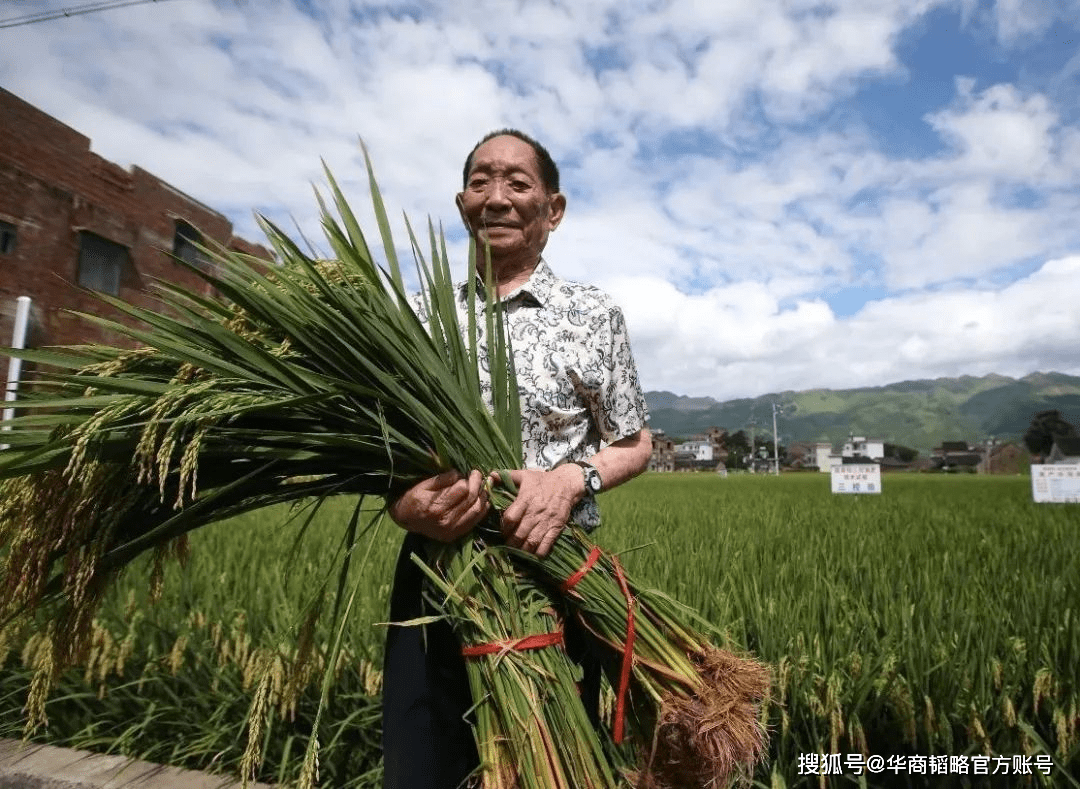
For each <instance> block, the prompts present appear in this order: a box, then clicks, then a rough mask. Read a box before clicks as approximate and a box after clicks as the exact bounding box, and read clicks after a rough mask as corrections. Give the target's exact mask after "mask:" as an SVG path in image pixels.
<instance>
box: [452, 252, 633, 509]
mask: <svg viewBox="0 0 1080 789" xmlns="http://www.w3.org/2000/svg"><path fill="white" fill-rule="evenodd" d="M456 287H457V296H458V298H457V308H458V319H459V321H460V323H461V325H462V326H466V325H468V316H467V312H468V297H467V293H468V288H467V286H466V283H459V284H458V285H457V286H456ZM477 292H478V293H483V290H482V288H478V291H477ZM502 302H503V308H504V314H505V316H506V323H507V329H508V332H509V335H510V341H511V344H512V346H513V353H514V368H515V371H516V373H517V380H518V392H519V394H520V397H521V423H522V424H521V429H522V444H523V449H524V454H525V457H524V459H523V460H524V464H525V467H526V468H539V469H550V468H554V467H555V466H558V465H560V464H561V463H567V462H572V461H575V460H587V459H588V458H590V457H592V456H593V455H594V454H596V453H597V452H599V451H600V449H601V448H602V447H604V446H607V445H608V444H611V443H614V442H615V441H618V440H619V439H621V438H625V437H627V436H631V435H633V434H634V433H636V432H638V431H639V430H641V429H642V428H644V427H645V425H646V423H647V421H648V409H647V407H646V405H645V397H644V395H643V393H642V391H641V386H640V384H639V383H638V376H637V368H636V366H635V364H634V356H633V354H632V352H631V350H630V339H629V336H628V335H627V331H626V322H625V321H624V319H623V314H622V310H620V309H619V307H618V306H616V305H615V303H614V302H613V301H612V299H611V297H610V296H608V295H607V294H606V293H604V292H603V291H602V290H600V289H599V288H596V287H593V286H591V285H585V284H582V283H578V282H570V281H567V280H563V279H560V278H559V277H557V276H555V274H554V272H552V270H551V268H550V267H549V266H548V264H547V263H546V262H545V261H544V260H541V261H540V262H539V263H538V264H537V266H536V268H535V269H534V270H533V272H532V275H531V276H530V277H529V279H528V281H527V282H525V284H524V285H522V286H521V287H520V288H517V289H516V290H514V291H513V292H511V293H509V294H507V295H506V296H504V297H503V298H502ZM478 324H480V325H482V321H478ZM477 355H478V356H479V357H480V358H479V363H480V380H481V388H482V389H483V393H484V397H485V399H486V400H487V401H488V405H489V406H490V404H491V384H490V378H489V376H488V358H487V346H486V342H485V338H484V336H483V332H482V331H481V332H480V343H479V347H478V350H477ZM572 517H573V519H574V521H575V522H577V523H578V524H579V525H581V526H583V527H585V528H587V529H591V528H594V527H595V526H597V525H598V524H599V522H600V514H599V511H598V510H597V508H596V503H595V501H594V500H593V499H592V498H591V497H586V498H585V499H583V500H582V502H581V504H579V505H578V507H577V508H576V509H575V511H574V513H573V516H572Z"/></svg>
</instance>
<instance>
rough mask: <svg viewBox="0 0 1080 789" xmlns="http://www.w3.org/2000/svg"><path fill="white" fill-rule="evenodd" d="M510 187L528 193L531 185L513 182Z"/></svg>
mask: <svg viewBox="0 0 1080 789" xmlns="http://www.w3.org/2000/svg"><path fill="white" fill-rule="evenodd" d="M510 186H512V187H513V188H514V189H516V190H517V191H519V192H526V191H528V190H529V184H528V183H526V182H525V181H512V182H511V183H510Z"/></svg>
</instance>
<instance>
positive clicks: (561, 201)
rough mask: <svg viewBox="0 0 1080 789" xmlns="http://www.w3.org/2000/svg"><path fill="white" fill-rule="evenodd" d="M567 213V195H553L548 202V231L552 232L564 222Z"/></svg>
mask: <svg viewBox="0 0 1080 789" xmlns="http://www.w3.org/2000/svg"><path fill="white" fill-rule="evenodd" d="M565 213H566V195H564V194H563V193H562V192H556V193H555V194H553V195H551V197H550V198H549V202H548V231H549V232H550V231H552V230H554V229H555V228H557V227H558V226H559V223H560V222H562V218H563V214H565Z"/></svg>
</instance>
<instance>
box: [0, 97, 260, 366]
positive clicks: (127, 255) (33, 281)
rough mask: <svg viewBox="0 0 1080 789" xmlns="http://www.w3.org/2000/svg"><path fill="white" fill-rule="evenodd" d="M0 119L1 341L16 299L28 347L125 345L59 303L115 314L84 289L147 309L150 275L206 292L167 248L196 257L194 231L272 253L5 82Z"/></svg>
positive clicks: (256, 252)
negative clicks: (23, 303)
mask: <svg viewBox="0 0 1080 789" xmlns="http://www.w3.org/2000/svg"><path fill="white" fill-rule="evenodd" d="M0 118H2V119H3V122H2V123H0V345H8V344H9V343H10V342H11V336H12V327H13V320H14V314H15V304H16V298H17V297H19V296H29V297H30V298H31V300H32V302H33V304H32V310H31V314H30V331H29V336H28V338H27V345H28V346H31V347H34V346H42V345H65V344H78V343H86V342H102V341H104V342H109V343H114V342H115V343H122V342H123V340H122V339H121V337H119V336H117V335H116V333H114V332H107V331H105V330H103V329H101V328H99V327H97V326H95V325H93V324H92V323H90V322H88V321H86V320H84V319H82V318H79V317H77V316H75V315H71V314H69V313H67V312H65V310H77V311H80V312H85V313H89V314H95V315H102V316H106V317H119V316H118V315H117V314H116V312H115V311H114V310H112V309H111V308H109V307H108V306H107V305H106V304H104V302H102V301H101V300H100V299H98V298H96V297H95V296H94V295H93V294H91V293H88V292H87V290H86V289H90V290H97V291H101V292H104V293H109V294H112V295H116V296H119V297H120V298H122V299H124V300H125V301H129V302H133V303H136V304H140V305H143V306H153V305H154V303H155V302H154V298H153V296H152V295H151V294H150V293H148V292H147V290H146V289H147V286H148V285H149V284H150V283H151V282H152V281H153V280H155V279H164V280H169V281H173V282H177V283H179V284H182V285H185V286H188V287H192V288H194V289H197V290H199V291H201V292H206V291H207V290H208V287H207V286H206V284H205V283H204V282H203V281H202V280H200V279H199V278H198V277H197V276H196V275H194V274H193V273H192V272H190V271H188V270H186V269H185V268H183V267H182V266H180V265H179V264H177V263H176V261H175V260H174V259H173V258H172V257H171V256H170V254H169V253H174V254H177V255H179V256H181V257H184V258H185V259H187V260H190V261H193V262H198V261H199V260H200V256H199V255H198V253H197V251H196V249H195V247H194V245H193V242H198V241H199V240H202V239H213V240H214V241H216V242H218V243H220V244H224V245H226V246H228V247H230V248H232V249H236V250H239V251H242V252H246V253H249V254H254V255H258V256H259V257H263V258H266V259H269V258H270V253H269V252H268V251H267V250H266V249H265V248H263V247H261V246H259V245H256V244H252V243H250V242H247V241H244V240H243V239H241V238H237V237H236V236H234V235H233V233H232V224H231V223H230V222H229V220H228V219H226V218H225V217H224V216H223V215H222V214H220V213H218V212H217V211H214V210H213V209H211V208H209V207H207V206H205V205H203V204H202V203H200V202H199V201H198V200H196V199H194V198H192V197H189V196H188V195H186V194H184V193H183V192H181V191H180V190H178V189H176V188H174V187H172V186H170V185H169V184H167V183H165V182H164V181H162V180H161V179H159V178H157V177H156V176H154V175H152V174H151V173H148V172H146V171H145V170H142V169H140V168H139V167H132V168H131V169H130V170H127V169H124V168H123V167H120V166H118V165H116V164H114V163H112V162H110V161H107V160H106V159H103V158H102V157H100V156H98V155H97V154H95V153H93V152H91V150H90V140H89V138H87V137H86V136H84V135H82V134H80V133H79V132H77V131H75V130H74V129H72V128H70V127H68V126H65V125H64V124H63V123H61V122H60V121H58V120H56V119H55V118H53V117H51V116H49V115H46V114H45V113H43V112H41V111H40V110H38V109H36V108H35V107H33V106H31V105H30V104H28V103H26V102H25V101H23V100H22V99H20V98H18V97H17V96H15V95H14V94H12V93H9V92H8V91H6V90H4V89H2V88H0Z"/></svg>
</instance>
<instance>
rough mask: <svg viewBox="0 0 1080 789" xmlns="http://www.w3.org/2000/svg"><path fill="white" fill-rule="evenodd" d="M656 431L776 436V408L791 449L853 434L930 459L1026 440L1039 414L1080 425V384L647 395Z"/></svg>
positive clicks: (1029, 379) (1039, 376)
mask: <svg viewBox="0 0 1080 789" xmlns="http://www.w3.org/2000/svg"><path fill="white" fill-rule="evenodd" d="M645 401H646V402H647V403H648V406H649V413H650V427H651V428H652V429H653V430H663V431H664V432H665V433H667V434H668V435H669V436H673V437H685V436H690V435H694V434H698V433H703V432H704V431H705V430H706V429H707V428H709V427H711V426H716V427H722V428H726V429H727V430H730V431H736V430H744V431H746V432H747V433H748V434H749V433H750V431H751V430H753V431H754V432H755V433H756V434H757V435H759V436H760V435H763V434H767V435H768V436H770V437H771V436H772V418H773V405H774V404H775V405H776V406H777V409H778V410H777V433H779V436H780V441H781V443H783V444H790V443H791V442H793V441H829V442H831V443H833V444H834V445H835V444H838V443H842V442H843V441H845V440H846V439H847V438H848V436H849V435H851V434H854V435H857V436H866V437H868V438H878V439H883V440H885V441H887V442H890V443H893V444H901V445H903V446H907V447H911V448H913V449H917V450H919V451H920V452H923V453H928V452H929V451H930V450H931V449H932V448H933V447H935V446H940V444H941V442H942V441H969V442H981V441H984V440H986V439H988V438H990V437H993V438H996V439H998V440H1002V441H1008V440H1013V441H1021V440H1022V437H1023V434H1024V431H1025V430H1026V429H1027V427H1028V425H1029V424H1030V423H1031V417H1032V416H1033V415H1034V414H1035V412H1037V411H1045V410H1048V409H1057V410H1058V411H1060V412H1061V413H1062V416H1063V417H1064V418H1065V420H1066V421H1068V422H1071V423H1073V424H1074V425H1075V424H1080V377H1077V376H1072V375H1066V374H1064V373H1055V372H1048V373H1031V374H1030V375H1025V376H1024V377H1023V378H1010V377H1008V376H1005V375H996V374H990V375H984V376H981V377H975V376H968V375H965V376H961V377H959V378H935V379H933V380H918V381H902V382H900V383H894V384H889V385H887V386H877V387H867V388H860V389H810V390H806V391H802V392H793V391H787V392H776V393H772V394H764V395H761V396H759V397H753V398H743V399H739V400H725V401H723V402H720V401H718V400H714V399H713V398H711V397H686V396H683V395H677V394H674V393H672V392H663V391H661V392H657V391H650V392H646V393H645Z"/></svg>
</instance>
